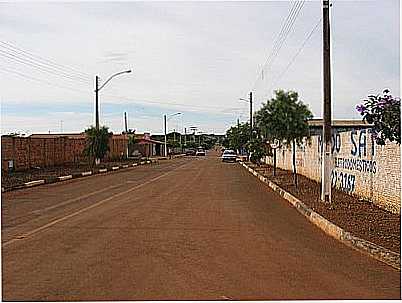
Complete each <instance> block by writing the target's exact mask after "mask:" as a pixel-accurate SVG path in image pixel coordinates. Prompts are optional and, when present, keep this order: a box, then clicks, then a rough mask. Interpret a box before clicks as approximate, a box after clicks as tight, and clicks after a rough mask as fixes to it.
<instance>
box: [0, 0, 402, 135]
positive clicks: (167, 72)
mask: <svg viewBox="0 0 402 303" xmlns="http://www.w3.org/2000/svg"><path fill="white" fill-rule="evenodd" d="M291 5H292V3H291V2H288V1H266V2H147V3H144V2H120V3H105V2H102V3H98V2H91V3H85V2H80V3H0V41H2V42H6V43H9V44H11V45H13V46H17V47H19V48H20V49H21V50H24V51H28V52H29V53H31V54H36V55H39V56H41V57H42V58H44V59H48V60H51V61H52V62H55V63H58V64H61V65H63V67H67V68H70V70H71V69H73V70H74V71H79V72H80V75H82V73H84V74H85V75H82V76H81V77H80V79H77V78H75V79H71V78H68V77H62V76H58V75H55V74H50V73H45V72H43V71H40V70H38V69H37V68H34V67H32V66H29V65H27V64H22V63H21V62H18V61H16V60H14V58H15V57H13V56H11V58H10V55H9V53H8V55H7V52H9V51H10V49H9V48H4V45H5V44H1V45H2V46H3V47H1V46H0V77H1V78H0V81H1V82H0V83H2V89H1V91H0V101H1V129H2V131H1V132H2V134H4V133H8V132H14V131H20V132H24V133H26V132H28V133H38V132H40V133H47V132H48V131H50V132H52V133H53V132H60V130H61V127H62V129H63V131H65V132H79V131H82V130H83V129H85V128H86V127H88V126H89V125H91V124H93V121H94V117H93V108H94V105H93V104H94V93H93V89H94V81H93V80H94V77H95V75H99V76H100V77H101V79H103V80H105V79H106V78H107V77H108V76H109V75H111V74H113V73H115V72H118V71H121V70H125V69H127V68H131V69H132V70H133V73H131V74H125V75H122V76H119V77H118V78H117V77H116V78H115V79H113V80H112V81H111V82H110V83H109V84H108V85H107V86H106V87H105V88H104V89H103V90H102V91H101V93H100V103H101V124H105V125H107V126H109V127H110V129H111V130H112V131H114V132H120V131H121V130H122V128H123V125H124V124H123V112H124V111H127V112H128V116H129V126H130V128H134V129H136V130H137V131H138V132H143V131H150V132H152V133H161V132H162V130H163V128H162V127H163V120H162V118H163V115H164V114H171V113H175V112H181V113H183V114H182V115H181V116H176V117H174V118H172V119H171V120H170V121H169V129H173V128H178V129H179V130H183V128H184V127H187V128H188V127H189V126H198V127H199V129H200V130H201V131H204V132H216V133H223V132H224V131H225V130H226V129H227V128H228V127H229V126H230V125H232V124H234V123H235V122H236V120H237V119H238V118H239V119H240V121H246V120H247V119H248V105H247V103H245V102H241V101H238V99H239V98H246V97H247V95H248V92H249V91H250V89H252V87H253V85H254V83H255V87H254V89H253V91H254V94H255V108H256V109H258V108H259V107H260V106H261V104H262V102H263V101H264V100H266V99H267V98H270V97H271V96H272V93H273V89H276V88H283V89H288V90H290V89H291V90H296V91H298V92H299V95H300V98H301V100H302V101H304V102H305V103H307V104H308V105H309V107H310V109H311V110H312V111H313V113H314V115H315V116H316V117H320V116H321V111H322V79H321V75H322V50H321V47H322V46H321V45H322V28H321V24H319V26H318V27H317V29H316V31H314V33H313V34H312V36H311V38H310V39H309V40H308V41H307V43H306V44H305V46H304V47H303V49H302V50H301V52H300V54H299V55H298V56H297V58H296V60H295V61H294V63H293V64H292V65H291V66H290V68H289V69H288V70H287V72H286V73H285V74H283V76H282V77H280V78H279V77H278V76H279V75H281V74H282V72H283V71H284V70H285V67H286V66H287V65H288V63H289V62H290V60H291V58H292V57H293V56H294V54H295V53H296V52H297V51H298V50H299V48H300V46H301V45H302V43H303V41H304V40H305V38H306V36H307V35H308V33H309V32H310V31H311V30H312V28H314V26H315V25H316V24H317V22H318V21H319V19H320V17H321V1H307V2H306V3H305V4H304V6H303V9H302V10H301V12H300V15H299V16H298V18H297V19H296V22H295V25H294V28H293V30H292V31H291V32H290V34H289V36H288V38H287V40H286V41H285V44H284V46H283V48H282V49H281V51H280V52H279V54H278V56H277V57H276V58H275V61H274V62H273V64H271V65H270V66H269V68H266V69H264V78H262V77H261V72H260V71H261V68H262V66H263V63H264V62H265V59H266V58H267V56H268V54H269V53H270V52H271V51H272V48H273V42H274V41H275V38H276V36H277V34H278V32H279V31H280V28H281V25H282V23H283V20H284V19H285V18H286V16H287V14H288V12H289V9H290V7H291ZM399 11H400V8H399V1H397V0H385V1H333V7H332V12H331V27H332V28H331V31H332V32H331V34H332V72H333V79H332V80H333V81H332V84H333V87H332V88H333V117H334V118H335V119H336V118H338V119H346V118H351V119H352V118H354V119H357V118H359V115H358V114H357V113H356V111H355V105H356V104H358V103H359V102H360V100H362V99H363V98H364V97H365V96H366V95H368V94H372V93H379V92H381V91H382V89H383V88H389V89H391V92H392V93H393V94H394V95H398V96H399V94H400V88H399V85H400V75H399V73H400V68H399V66H400V49H399V47H400V44H399ZM1 51H2V52H1ZM4 54H5V55H4ZM13 54H15V53H13ZM64 71H66V70H65V69H64ZM73 75H77V74H76V73H74V72H73ZM83 78H85V79H83ZM84 80H85V81H84ZM256 80H257V81H256ZM174 104H175V105H174ZM61 121H63V122H61Z"/></svg>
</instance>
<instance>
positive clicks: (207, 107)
mask: <svg viewBox="0 0 402 303" xmlns="http://www.w3.org/2000/svg"><path fill="white" fill-rule="evenodd" d="M104 96H109V97H114V98H119V99H124V100H127V101H133V102H135V103H140V104H160V105H174V106H181V107H189V108H200V109H218V110H239V108H227V107H222V106H205V105H192V104H185V103H172V102H158V101H148V100H141V101H138V100H134V99H133V98H129V97H125V96H118V95H112V94H104Z"/></svg>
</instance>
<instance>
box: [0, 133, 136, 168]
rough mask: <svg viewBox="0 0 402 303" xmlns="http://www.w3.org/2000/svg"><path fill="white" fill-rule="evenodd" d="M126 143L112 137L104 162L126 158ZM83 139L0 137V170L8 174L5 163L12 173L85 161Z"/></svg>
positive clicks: (122, 138) (119, 138) (117, 137)
mask: <svg viewBox="0 0 402 303" xmlns="http://www.w3.org/2000/svg"><path fill="white" fill-rule="evenodd" d="M127 145H128V139H127V138H125V137H123V136H116V137H112V138H111V139H110V141H109V148H110V151H109V152H108V154H107V156H106V158H105V159H106V160H109V159H114V158H119V157H121V156H123V155H125V154H126V151H127ZM84 148H85V138H68V137H55V138H30V137H27V138H21V137H11V136H2V137H1V168H2V170H3V171H7V170H8V164H9V161H12V162H13V166H14V170H17V171H21V170H26V169H29V168H33V167H52V166H59V165H64V164H73V163H79V162H82V161H86V159H85V157H84V156H83V154H82V152H83V150H84Z"/></svg>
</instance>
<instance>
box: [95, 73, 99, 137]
mask: <svg viewBox="0 0 402 303" xmlns="http://www.w3.org/2000/svg"><path fill="white" fill-rule="evenodd" d="M95 127H96V130H99V77H98V76H95Z"/></svg>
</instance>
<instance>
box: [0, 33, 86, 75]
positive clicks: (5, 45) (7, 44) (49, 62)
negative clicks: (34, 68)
mask: <svg viewBox="0 0 402 303" xmlns="http://www.w3.org/2000/svg"><path fill="white" fill-rule="evenodd" d="M0 46H1V47H3V48H6V49H8V50H11V51H13V52H17V53H19V54H21V55H25V56H27V57H29V58H31V59H34V60H36V61H39V62H41V63H42V64H46V65H50V66H53V67H57V68H59V69H62V70H64V71H68V72H69V73H72V74H75V75H77V76H80V77H82V78H84V79H92V75H90V74H87V73H85V72H81V71H78V70H77V69H75V68H72V67H69V66H67V65H63V64H59V63H56V62H54V61H52V60H49V59H46V58H43V57H41V56H39V55H35V54H33V53H32V52H29V51H27V50H23V49H22V48H20V47H17V46H15V45H13V44H11V43H10V42H5V41H0Z"/></svg>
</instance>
